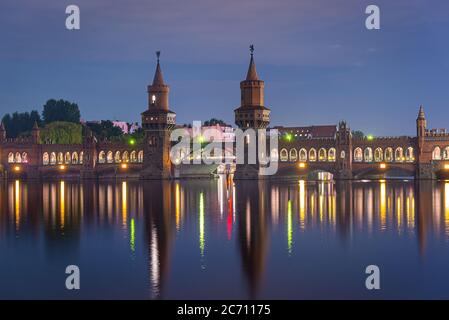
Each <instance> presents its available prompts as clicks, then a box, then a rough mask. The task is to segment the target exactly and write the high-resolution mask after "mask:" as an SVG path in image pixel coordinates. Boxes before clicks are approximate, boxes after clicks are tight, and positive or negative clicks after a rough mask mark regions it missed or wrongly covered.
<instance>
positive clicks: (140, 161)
mask: <svg viewBox="0 0 449 320" xmlns="http://www.w3.org/2000/svg"><path fill="white" fill-rule="evenodd" d="M137 162H139V163H142V162H143V150H140V151H139V153H138V154H137Z"/></svg>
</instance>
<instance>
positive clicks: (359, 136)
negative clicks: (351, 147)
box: [352, 130, 365, 139]
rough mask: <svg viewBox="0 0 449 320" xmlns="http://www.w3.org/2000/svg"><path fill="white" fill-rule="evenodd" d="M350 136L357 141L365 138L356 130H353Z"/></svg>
mask: <svg viewBox="0 0 449 320" xmlns="http://www.w3.org/2000/svg"><path fill="white" fill-rule="evenodd" d="M352 136H353V137H354V138H357V139H363V138H364V137H365V134H364V133H363V132H362V131H360V130H356V131H354V130H353V131H352Z"/></svg>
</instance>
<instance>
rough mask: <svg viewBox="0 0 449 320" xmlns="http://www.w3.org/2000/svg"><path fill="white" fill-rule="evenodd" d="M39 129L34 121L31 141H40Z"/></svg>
mask: <svg viewBox="0 0 449 320" xmlns="http://www.w3.org/2000/svg"><path fill="white" fill-rule="evenodd" d="M40 134H41V133H40V129H39V126H38V125H37V121H34V125H33V129H31V137H32V138H33V143H35V144H38V143H39V141H40Z"/></svg>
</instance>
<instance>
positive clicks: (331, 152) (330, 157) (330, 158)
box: [327, 148, 337, 162]
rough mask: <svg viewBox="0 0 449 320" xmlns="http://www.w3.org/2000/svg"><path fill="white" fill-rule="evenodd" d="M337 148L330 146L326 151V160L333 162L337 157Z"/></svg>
mask: <svg viewBox="0 0 449 320" xmlns="http://www.w3.org/2000/svg"><path fill="white" fill-rule="evenodd" d="M336 154H337V150H335V148H330V149H329V152H328V153H327V160H328V161H330V162H335V160H336V159H337V156H336Z"/></svg>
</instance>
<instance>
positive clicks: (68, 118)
mask: <svg viewBox="0 0 449 320" xmlns="http://www.w3.org/2000/svg"><path fill="white" fill-rule="evenodd" d="M42 116H43V118H44V121H45V123H51V122H55V121H64V122H74V123H79V122H80V110H79V108H78V105H77V104H76V103H72V102H69V101H66V100H62V99H60V100H55V99H50V100H48V101H47V102H46V103H45V105H44V110H43V111H42Z"/></svg>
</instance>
